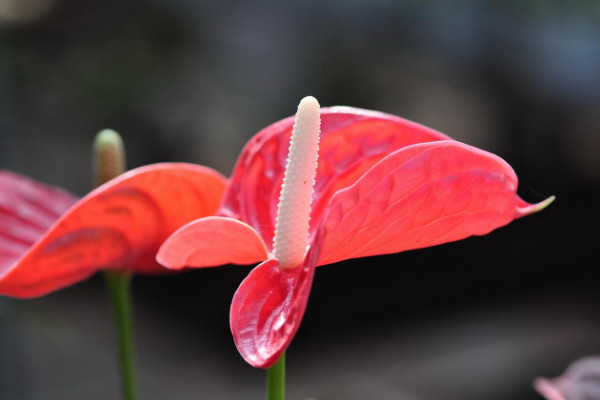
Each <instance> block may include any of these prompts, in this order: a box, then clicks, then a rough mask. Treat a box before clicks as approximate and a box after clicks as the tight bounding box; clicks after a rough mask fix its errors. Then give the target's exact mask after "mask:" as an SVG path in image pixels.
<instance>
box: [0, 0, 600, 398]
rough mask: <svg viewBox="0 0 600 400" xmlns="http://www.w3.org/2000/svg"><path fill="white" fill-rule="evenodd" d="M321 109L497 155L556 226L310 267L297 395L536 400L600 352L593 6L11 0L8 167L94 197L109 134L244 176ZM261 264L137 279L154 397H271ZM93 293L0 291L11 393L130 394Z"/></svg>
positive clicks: (145, 368) (145, 363)
mask: <svg viewBox="0 0 600 400" xmlns="http://www.w3.org/2000/svg"><path fill="white" fill-rule="evenodd" d="M306 95H313V96H315V97H317V99H319V101H320V103H321V105H324V106H329V105H351V106H355V107H361V108H368V109H377V110H381V111H385V112H388V113H392V114H397V115H400V116H403V117H405V118H408V119H412V120H414V121H417V122H420V123H423V124H425V125H428V126H431V127H433V128H435V129H438V130H440V131H442V132H444V133H446V134H448V135H450V136H452V137H454V138H455V139H457V140H460V141H463V142H466V143H469V144H472V145H475V146H478V147H481V148H483V149H486V150H489V151H492V152H494V153H496V154H498V155H500V156H501V157H503V158H504V159H506V160H507V161H508V162H509V163H510V164H511V165H512V166H513V167H514V169H515V170H516V172H517V174H518V176H519V178H520V185H521V186H520V189H519V193H520V194H521V196H522V197H523V198H524V199H525V200H527V201H529V202H538V201H541V200H543V199H544V198H546V197H548V196H550V195H556V196H557V200H556V202H555V203H554V204H552V205H551V206H550V207H549V208H548V209H546V210H544V211H543V212H541V213H539V214H536V215H533V216H530V217H527V218H524V219H521V220H517V221H515V222H513V223H512V224H510V225H509V226H506V227H504V228H501V229H499V230H497V231H495V232H493V233H492V234H490V235H488V236H484V237H476V238H470V239H467V240H464V241H461V242H456V243H451V244H445V245H443V246H439V247H435V248H430V249H424V250H417V251H411V252H406V253H402V254H397V255H392V256H380V257H374V258H368V259H360V260H352V261H347V262H343V263H340V264H339V265H335V266H329V267H323V268H320V269H319V270H318V271H317V274H316V279H315V284H314V289H313V293H312V296H311V299H310V303H309V307H308V310H307V314H306V318H305V321H304V322H303V325H302V327H301V329H300V331H299V333H298V335H297V337H296V339H295V341H294V343H293V345H292V346H291V348H290V350H289V351H288V373H289V379H288V390H289V398H290V399H308V398H316V399H319V400H359V399H384V400H387V399H401V400H404V399H406V400H462V399H478V400H496V399H497V400H500V399H512V400H529V399H531V400H534V399H540V398H541V397H539V395H537V394H536V393H535V392H534V391H533V389H532V388H531V381H532V379H533V378H534V377H536V376H539V375H545V376H555V375H558V374H560V373H561V372H562V371H563V370H564V368H565V367H566V366H567V365H568V364H569V363H570V362H571V361H573V360H574V359H576V358H578V357H580V356H584V355H589V354H596V353H599V352H600V294H599V291H598V289H599V288H600V280H599V277H600V274H599V273H598V267H599V263H598V248H599V246H598V242H599V241H598V238H599V237H600V235H599V234H598V225H599V223H600V211H599V205H600V156H599V153H600V3H598V2H596V1H575V2H559V1H525V2H518V1H507V2H493V1H479V2H430V1H427V2H419V1H391V0H387V1H386V0H376V1H369V2H368V1H359V0H356V1H341V0H337V1H329V2H324V1H310V0H309V1H289V2H267V1H253V2H245V1H220V2H216V1H215V2H211V1H201V0H198V1H192V0H145V1H142V0H137V1H136V0H126V1H124V0H121V1H116V0H102V1H100V0H88V1H76V0H0V168H3V169H11V170H15V171H17V172H20V173H24V174H27V175H30V176H32V177H34V178H36V179H38V180H41V181H44V182H47V183H50V184H54V185H59V186H63V187H65V188H67V189H69V190H71V191H72V192H74V193H77V194H79V195H83V194H85V193H86V192H87V191H89V189H90V187H91V165H90V148H91V142H92V139H93V137H94V135H95V134H96V132H98V131H99V130H101V129H103V128H113V129H115V130H117V131H118V132H120V133H121V134H122V136H123V138H124V141H125V144H126V146H127V152H128V164H129V167H136V166H140V165H144V164H148V163H154V162H160V161H187V162H193V163H200V164H205V165H209V166H212V167H214V168H215V169H217V170H219V171H220V172H222V173H224V174H229V173H230V172H231V169H232V167H233V163H234V162H235V159H236V157H237V154H238V153H239V151H240V150H241V148H242V146H243V144H244V143H245V142H246V141H247V140H248V139H249V138H250V137H251V136H252V135H253V134H254V133H256V132H257V131H259V130H260V129H261V128H263V127H265V126H267V125H268V124H270V123H272V122H274V121H276V120H279V119H281V118H283V117H286V116H288V115H291V114H293V113H294V111H295V109H296V106H297V103H298V101H299V100H300V99H301V98H302V97H303V96H306ZM249 270H250V267H239V266H238V267H234V266H229V267H224V268H217V269H210V270H202V271H192V272H187V273H183V274H178V275H169V276H165V277H142V276H140V277H136V279H135V280H134V286H133V289H134V295H135V307H136V311H137V315H136V317H137V328H138V340H139V342H138V351H139V357H138V358H139V364H140V371H139V374H140V382H141V386H142V395H143V396H142V397H143V398H144V399H149V400H150V399H167V398H168V399H258V398H263V392H264V390H263V384H264V382H263V380H264V372H263V371H261V370H254V369H252V368H251V367H249V366H247V365H246V364H245V363H244V362H243V360H242V359H241V357H239V355H238V354H237V352H236V350H235V347H234V346H233V343H232V340H231V336H230V333H229V327H228V308H229V303H230V300H231V297H232V295H233V292H234V291H235V288H236V287H237V285H238V284H239V282H240V281H241V280H242V279H243V278H244V277H245V275H246V274H247V273H248V271H249ZM101 283H102V282H101V281H100V279H99V278H97V277H96V278H93V279H92V280H90V281H88V282H85V283H82V284H80V285H77V286H74V287H72V288H69V289H66V290H62V291H60V292H58V293H55V294H52V295H49V296H46V297H44V298H40V299H36V300H32V301H19V300H13V299H6V298H2V299H0V398H1V399H15V400H37V399H92V400H93V399H111V398H118V382H117V373H116V363H115V359H114V354H113V347H114V338H113V325H112V319H111V316H110V314H109V308H108V304H107V299H106V298H105V294H104V291H103V287H102V284H101Z"/></svg>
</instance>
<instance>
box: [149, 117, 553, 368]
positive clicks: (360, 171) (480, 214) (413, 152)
mask: <svg viewBox="0 0 600 400" xmlns="http://www.w3.org/2000/svg"><path fill="white" fill-rule="evenodd" d="M293 122H294V120H293V118H287V119H284V120H282V121H280V122H277V123H275V124H273V125H271V126H269V127H267V128H266V129H264V130H262V131H261V132H259V133H258V134H257V135H256V136H254V137H253V138H252V139H251V140H250V142H249V143H248V144H247V145H246V146H245V147H244V149H243V150H242V153H241V155H240V157H239V159H238V162H237V164H236V166H235V169H234V171H233V174H232V176H231V180H230V185H229V187H228V189H227V191H226V193H225V197H224V200H223V203H222V205H221V207H220V208H219V211H218V213H217V214H218V215H219V216H220V218H219V217H216V218H211V219H200V220H198V221H194V222H193V223H191V224H188V225H186V226H184V227H182V228H181V229H179V230H178V231H177V232H176V233H175V234H174V235H172V236H171V237H170V238H169V239H167V241H166V242H165V243H164V244H163V246H162V247H161V249H160V251H159V253H158V260H159V262H160V263H161V264H163V265H165V266H167V267H169V268H175V269H177V268H182V267H183V266H190V267H198V268H200V267H208V266H214V265H215V260H217V259H218V260H219V262H220V263H221V264H226V263H243V262H242V260H264V259H265V258H268V261H265V262H264V263H262V264H261V265H259V266H258V267H257V268H256V269H255V270H254V271H253V272H252V273H251V274H250V275H249V276H248V277H247V278H246V279H245V280H244V282H242V284H241V286H240V288H239V289H238V291H237V292H236V294H235V295H234V298H233V302H232V308H231V315H230V322H231V329H232V333H233V338H234V341H235V343H236V345H237V348H238V350H239V351H240V353H241V355H242V356H243V357H244V359H245V360H246V361H247V362H248V363H250V364H251V365H253V366H256V367H261V368H267V367H270V366H271V365H273V364H274V363H275V362H276V361H277V359H278V358H279V356H280V355H281V353H282V352H283V351H284V350H285V349H286V348H287V346H288V345H289V343H290V342H291V340H292V338H293V336H294V334H295V333H296V331H297V329H298V326H299V324H300V321H301V318H302V315H303V314H304V311H305V308H306V304H307V301H308V294H309V291H310V282H312V272H310V271H312V270H313V269H314V267H315V266H317V265H324V264H329V263H333V262H337V261H341V260H344V259H349V258H355V257H365V256H371V255H377V254H386V253H395V252H399V251H404V250H410V249H416V248H422V247H427V246H433V245H437V244H441V243H445V242H450V241H454V240H459V239H463V238H466V237H468V236H471V235H483V234H486V233H488V232H490V231H491V230H493V229H495V228H498V227H500V226H503V225H506V224H507V223H509V222H510V221H512V220H513V219H515V218H518V217H521V216H524V215H527V214H530V213H532V212H535V211H537V210H539V209H541V208H543V206H545V205H546V204H547V203H548V201H547V202H543V203H540V204H538V205H530V204H528V203H526V202H524V201H523V200H521V199H520V198H519V197H518V196H517V195H516V190H517V177H516V175H515V173H514V171H513V170H512V168H511V167H510V166H509V165H508V164H507V163H506V162H505V161H503V160H502V159H500V158H499V157H497V156H495V155H493V154H490V153H488V152H485V151H483V150H479V149H476V148H474V147H471V146H468V145H466V144H463V143H459V142H456V141H454V140H451V139H450V138H448V137H447V136H445V135H443V134H441V133H439V132H436V131H434V130H432V129H429V128H426V127H424V126H422V125H418V124H416V123H413V122H410V121H407V120H404V119H401V118H399V117H395V116H392V115H388V114H383V113H379V112H375V111H367V110H360V109H355V108H350V107H332V108H325V109H322V110H321V139H320V150H319V162H318V167H317V177H316V186H315V194H314V201H313V209H312V214H311V220H310V249H309V251H308V253H307V256H306V259H305V260H304V263H302V264H301V265H299V266H297V267H296V268H293V269H292V271H289V270H285V271H280V269H279V268H278V267H276V265H277V261H276V260H273V256H272V250H273V245H272V243H273V235H274V226H275V218H276V214H277V202H278V198H279V192H280V189H281V183H282V180H283V175H284V171H285V162H286V157H287V150H288V146H289V139H290V135H291V131H292V127H293ZM240 223H241V224H244V225H245V228H244V229H240V226H239V224H240ZM209 225H210V228H211V229H212V231H213V232H220V235H222V236H227V234H225V233H224V232H227V231H231V232H232V235H231V236H233V230H235V237H236V238H237V239H236V240H235V241H234V240H228V241H223V242H220V243H215V240H213V239H212V238H211V237H210V236H211V233H210V232H211V229H207V228H208V226H209ZM203 243H211V249H212V250H211V253H214V256H213V255H209V256H208V257H206V258H207V259H210V260H211V262H208V261H204V260H203V257H195V256H193V255H194V254H197V253H196V252H195V249H196V248H198V247H202V248H206V246H204V245H203ZM238 243H239V245H238ZM249 244H251V245H249ZM228 254H231V256H228ZM300 271H304V272H303V273H300ZM309 276H310V279H308V278H307V277H309Z"/></svg>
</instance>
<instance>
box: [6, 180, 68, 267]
mask: <svg viewBox="0 0 600 400" xmlns="http://www.w3.org/2000/svg"><path fill="white" fill-rule="evenodd" d="M76 201H77V197H75V196H73V195H72V194H70V193H67V192H66V191H64V190H62V189H59V188H56V187H52V186H48V185H44V184H42V183H39V182H36V181H34V180H33V179H31V178H28V177H26V176H23V175H19V174H15V173H13V172H9V171H0V276H2V275H3V274H4V272H5V271H6V270H7V269H8V268H10V267H11V266H12V265H13V264H14V263H15V262H16V261H17V260H18V259H19V258H20V257H21V256H22V255H23V254H24V253H25V252H26V251H27V250H28V249H29V248H30V247H31V246H32V245H33V244H34V243H35V242H36V241H37V240H38V239H39V238H41V237H42V235H43V234H44V233H45V232H46V231H47V230H48V228H50V226H52V224H54V223H55V222H56V221H57V220H58V218H59V217H60V216H61V215H63V214H64V213H65V211H67V210H68V209H69V207H71V206H72V205H73V204H74V203H75V202H76Z"/></svg>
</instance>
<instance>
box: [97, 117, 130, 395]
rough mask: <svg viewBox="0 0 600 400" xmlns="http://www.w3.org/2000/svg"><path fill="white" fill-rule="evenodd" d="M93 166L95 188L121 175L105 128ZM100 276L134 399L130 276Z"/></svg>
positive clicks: (121, 153)
mask: <svg viewBox="0 0 600 400" xmlns="http://www.w3.org/2000/svg"><path fill="white" fill-rule="evenodd" d="M93 165H94V177H95V181H96V185H97V186H100V185H103V184H104V183H106V182H108V181H110V180H111V179H114V178H116V177H117V176H119V175H120V174H122V173H123V172H125V148H124V146H123V141H122V140H121V137H120V136H119V134H118V133H117V132H115V131H113V130H110V129H105V130H103V131H101V132H99V133H98V134H97V135H96V139H95V140H94V160H93ZM103 275H104V280H105V282H106V287H107V288H108V294H109V297H110V302H111V303H112V307H113V312H114V315H115V322H116V325H117V333H118V353H119V365H120V373H121V390H122V393H123V400H136V399H137V385H136V379H135V355H134V339H133V312H132V308H131V290H130V282H131V273H129V272H127V271H125V270H112V271H111V270H105V271H103Z"/></svg>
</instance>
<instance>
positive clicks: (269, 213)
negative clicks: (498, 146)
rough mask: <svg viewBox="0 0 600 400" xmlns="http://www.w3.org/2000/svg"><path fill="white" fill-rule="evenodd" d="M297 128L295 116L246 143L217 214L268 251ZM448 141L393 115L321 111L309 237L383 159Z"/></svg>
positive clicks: (345, 109) (353, 110) (335, 109)
mask: <svg viewBox="0 0 600 400" xmlns="http://www.w3.org/2000/svg"><path fill="white" fill-rule="evenodd" d="M293 123H294V119H293V117H290V118H286V119H284V120H282V121H279V122H277V123H275V124H273V125H271V126H269V127H267V128H265V129H263V130H262V131H260V132H259V133H258V134H256V135H255V136H254V137H253V138H252V139H251V140H250V141H249V142H248V144H247V145H246V146H245V147H244V149H243V150H242V153H241V155H240V157H239V159H238V161H237V164H236V166H235V168H234V171H233V174H232V176H231V183H230V188H229V190H228V191H227V193H226V195H225V198H224V200H223V205H222V207H221V208H220V210H219V215H223V216H227V217H231V218H235V219H239V220H241V221H244V222H246V223H247V224H249V225H250V226H252V227H253V228H254V229H255V230H256V231H257V232H258V233H259V234H260V236H261V237H262V238H263V240H264V242H265V244H266V245H267V248H268V250H269V252H271V251H272V243H273V233H274V226H275V217H276V215H277V201H278V199H279V192H280V189H281V183H282V181H283V173H284V170H285V161H286V157H287V151H288V147H289V140H290V136H291V132H292V127H293ZM447 139H449V138H448V137H447V136H445V135H443V134H441V133H439V132H436V131H434V130H432V129H429V128H426V127H424V126H422V125H419V124H416V123H414V122H410V121H407V120H404V119H402V118H399V117H396V116H393V115H388V114H384V113H380V112H376V111H368V110H361V109H356V108H351V107H331V108H323V109H321V141H320V150H319V165H318V167H317V178H316V187H315V195H314V203H313V210H312V216H311V232H313V234H314V231H315V227H316V225H317V223H318V221H319V219H320V218H321V215H322V214H323V211H324V209H325V207H326V205H327V203H328V201H329V199H330V197H331V196H332V195H333V193H335V192H336V191H337V190H340V189H342V188H345V187H347V186H350V185H352V184H353V183H354V182H355V181H356V179H358V178H359V177H360V176H361V175H362V174H363V173H364V172H365V171H366V170H368V169H369V168H371V167H372V166H373V165H374V164H376V163H377V162H378V161H380V160H381V159H382V158H383V157H385V156H386V155H388V154H389V153H391V152H393V151H395V150H398V149H400V148H402V147H405V146H408V145H412V144H415V143H422V142H431V141H436V140H447Z"/></svg>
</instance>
